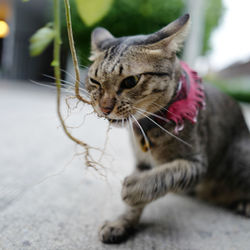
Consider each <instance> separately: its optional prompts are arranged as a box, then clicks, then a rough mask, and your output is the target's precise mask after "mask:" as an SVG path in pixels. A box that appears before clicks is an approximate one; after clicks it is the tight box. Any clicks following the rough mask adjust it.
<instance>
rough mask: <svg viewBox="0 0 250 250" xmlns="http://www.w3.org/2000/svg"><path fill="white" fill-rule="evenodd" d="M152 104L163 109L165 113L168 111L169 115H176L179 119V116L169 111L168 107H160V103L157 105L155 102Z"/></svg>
mask: <svg viewBox="0 0 250 250" xmlns="http://www.w3.org/2000/svg"><path fill="white" fill-rule="evenodd" d="M152 104H153V105H155V106H158V107H159V108H161V109H163V110H165V111H167V112H168V113H169V114H171V115H174V116H175V117H177V115H176V114H175V113H173V112H171V111H169V110H168V109H167V108H166V107H164V106H161V105H159V104H158V103H155V102H152Z"/></svg>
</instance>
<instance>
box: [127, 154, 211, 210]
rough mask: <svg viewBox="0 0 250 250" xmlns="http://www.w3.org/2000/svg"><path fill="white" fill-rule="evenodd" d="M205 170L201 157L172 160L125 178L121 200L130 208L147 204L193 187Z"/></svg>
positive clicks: (205, 166) (205, 165)
mask: <svg viewBox="0 0 250 250" xmlns="http://www.w3.org/2000/svg"><path fill="white" fill-rule="evenodd" d="M203 159H204V158H203ZM206 169H207V164H206V163H205V162H204V161H203V160H202V157H201V158H198V159H195V160H193V161H191V160H184V159H181V160H174V161H172V162H170V163H166V164H163V165H161V166H159V167H156V168H154V169H152V170H149V171H145V172H142V173H140V174H137V175H131V176H129V177H127V178H126V179H125V181H124V183H123V188H122V198H123V200H124V201H125V202H126V203H127V204H129V205H130V206H139V205H141V204H146V203H149V202H151V201H153V200H156V199H157V198H159V197H161V196H164V195H165V194H167V193H168V192H169V191H181V190H186V189H188V188H190V187H192V186H194V185H195V184H197V183H198V181H199V180H200V178H201V176H202V175H203V174H204V173H205V172H206Z"/></svg>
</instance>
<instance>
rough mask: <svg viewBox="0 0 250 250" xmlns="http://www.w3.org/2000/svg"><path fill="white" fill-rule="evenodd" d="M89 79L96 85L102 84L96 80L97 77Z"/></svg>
mask: <svg viewBox="0 0 250 250" xmlns="http://www.w3.org/2000/svg"><path fill="white" fill-rule="evenodd" d="M89 80H90V81H91V82H92V83H94V84H95V85H98V86H101V84H100V83H99V82H98V81H96V80H95V79H93V78H89Z"/></svg>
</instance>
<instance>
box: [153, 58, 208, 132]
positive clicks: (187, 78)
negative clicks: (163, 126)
mask: <svg viewBox="0 0 250 250" xmlns="http://www.w3.org/2000/svg"><path fill="white" fill-rule="evenodd" d="M180 63H181V67H182V75H181V78H180V83H179V90H178V91H177V94H176V97H175V98H174V100H173V101H172V103H171V104H170V105H169V106H168V107H167V109H166V110H165V111H164V114H163V113H162V111H160V115H161V116H163V117H164V118H165V119H167V120H169V121H172V122H174V123H175V124H176V126H175V130H174V131H175V133H176V134H178V132H179V131H181V130H183V128H184V120H188V121H190V122H191V123H193V124H194V123H196V122H197V115H198V112H199V109H200V108H205V105H206V104H205V100H204V99H205V94H204V88H203V86H202V85H201V82H202V79H201V78H200V77H199V76H198V74H197V72H195V71H194V70H192V69H191V68H190V67H189V66H188V65H187V64H186V63H185V62H183V61H181V62H180ZM157 122H160V123H162V121H160V119H157Z"/></svg>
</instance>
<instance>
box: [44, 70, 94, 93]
mask: <svg viewBox="0 0 250 250" xmlns="http://www.w3.org/2000/svg"><path fill="white" fill-rule="evenodd" d="M44 76H46V77H47V78H50V79H53V80H55V77H53V76H50V75H46V74H44ZM60 81H61V85H62V86H64V87H70V88H72V89H73V90H74V89H75V85H74V83H72V82H69V81H66V80H62V79H61V80H60ZM79 89H80V90H81V91H83V92H84V94H86V95H87V96H88V97H90V95H89V93H88V91H87V90H86V89H83V88H81V87H79Z"/></svg>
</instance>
